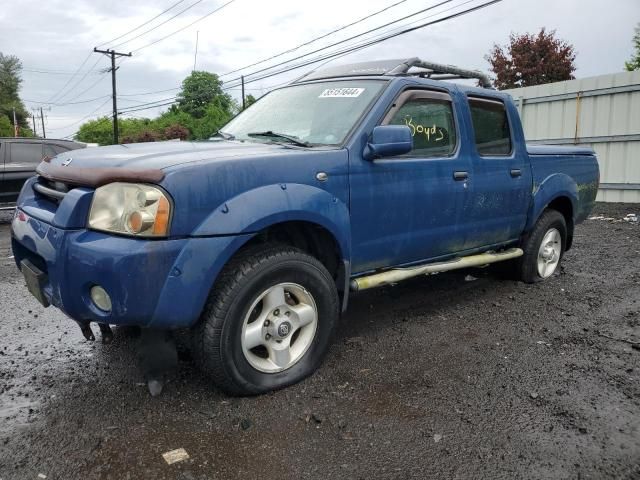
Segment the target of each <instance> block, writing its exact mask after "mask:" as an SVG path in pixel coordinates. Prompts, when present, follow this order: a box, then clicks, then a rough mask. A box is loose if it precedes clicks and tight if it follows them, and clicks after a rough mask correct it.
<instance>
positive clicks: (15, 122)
mask: <svg viewBox="0 0 640 480" xmlns="http://www.w3.org/2000/svg"><path fill="white" fill-rule="evenodd" d="M19 132H20V130H18V121H17V120H16V109H15V108H14V109H13V136H14V137H17V136H18V133H19Z"/></svg>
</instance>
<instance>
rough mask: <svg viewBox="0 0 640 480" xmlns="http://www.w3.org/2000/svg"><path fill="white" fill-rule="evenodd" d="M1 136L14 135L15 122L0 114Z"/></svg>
mask: <svg viewBox="0 0 640 480" xmlns="http://www.w3.org/2000/svg"><path fill="white" fill-rule="evenodd" d="M0 137H13V124H12V123H11V122H10V121H9V119H8V118H7V117H6V116H4V115H2V116H0Z"/></svg>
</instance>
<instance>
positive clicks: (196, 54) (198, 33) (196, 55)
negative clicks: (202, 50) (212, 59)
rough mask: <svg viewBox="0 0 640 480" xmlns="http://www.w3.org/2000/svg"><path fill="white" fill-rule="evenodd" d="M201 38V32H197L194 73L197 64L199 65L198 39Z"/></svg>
mask: <svg viewBox="0 0 640 480" xmlns="http://www.w3.org/2000/svg"><path fill="white" fill-rule="evenodd" d="M199 36H200V30H198V31H197V32H196V53H195V55H194V56H193V71H194V72H195V71H196V63H198V37H199Z"/></svg>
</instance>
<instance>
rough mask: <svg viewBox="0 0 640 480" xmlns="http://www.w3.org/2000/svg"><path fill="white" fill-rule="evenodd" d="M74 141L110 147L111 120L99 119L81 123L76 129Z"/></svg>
mask: <svg viewBox="0 0 640 480" xmlns="http://www.w3.org/2000/svg"><path fill="white" fill-rule="evenodd" d="M75 139H76V140H79V141H81V142H85V143H97V144H99V145H111V144H112V143H113V126H112V124H111V118H110V117H101V118H97V119H95V120H89V121H88V122H85V123H83V124H82V125H81V126H80V128H79V129H78V133H76V135H75Z"/></svg>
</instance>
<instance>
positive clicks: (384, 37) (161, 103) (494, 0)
mask: <svg viewBox="0 0 640 480" xmlns="http://www.w3.org/2000/svg"><path fill="white" fill-rule="evenodd" d="M450 1H451V0H446V1H444V2H441V3H440V4H436V5H434V6H432V7H429V8H428V9H423V10H422V11H421V12H417V13H423V12H424V11H425V10H429V9H433V8H436V7H438V6H440V5H442V4H444V3H449V2H450ZM470 1H473V0H468V1H467V2H463V3H460V4H458V5H456V6H454V7H452V8H450V9H448V10H452V9H453V8H457V7H460V6H462V5H464V4H468V3H469V2H470ZM500 1H502V0H491V1H489V2H486V3H483V4H481V5H477V6H475V7H471V8H468V9H466V10H462V11H459V12H456V13H453V14H451V15H448V16H445V17H441V18H438V19H436V20H433V21H430V22H426V23H422V24H420V25H418V26H415V27H411V28H404V29H403V30H401V31H399V32H397V33H393V34H384V35H380V36H378V37H376V38H374V39H373V40H368V41H366V42H363V43H361V44H357V45H354V46H351V47H348V48H345V49H343V50H340V51H337V52H331V53H328V54H325V55H321V56H318V57H315V58H312V59H309V60H306V61H304V62H300V63H298V64H295V65H293V66H289V67H285V68H283V69H280V70H278V71H275V72H271V73H268V74H265V75H262V76H260V77H256V78H252V79H250V80H245V83H252V82H257V81H259V80H263V79H265V78H269V77H272V76H275V75H280V74H282V73H287V72H290V71H292V70H296V69H298V68H302V67H305V66H308V65H312V64H314V63H318V62H321V61H324V60H329V59H335V58H337V57H340V56H344V55H346V54H349V53H353V52H355V51H357V50H361V49H364V48H368V47H370V46H372V45H375V44H378V43H381V42H384V41H386V40H389V39H391V38H395V37H397V36H400V35H404V34H406V33H410V32H413V31H415V30H418V29H420V28H424V27H427V26H429V25H434V24H437V23H441V22H444V21H447V20H451V19H453V18H456V17H459V16H462V15H466V14H468V13H472V12H474V11H476V10H479V9H482V8H485V7H488V6H489V5H492V4H494V3H498V2H500ZM440 13H443V12H440ZM435 15H439V14H433V15H431V16H428V17H425V18H430V17H433V16H435ZM412 16H415V14H411V15H408V16H406V17H404V18H409V17H412ZM393 23H397V21H393V22H389V23H388V24H386V25H390V24H393ZM380 28H381V27H378V28H375V29H372V31H373V30H379V29H380ZM358 36H359V35H358ZM356 37H357V36H356ZM340 43H342V42H336V44H340ZM326 48H330V47H326ZM321 50H324V49H320V51H321ZM305 56H306V55H302V56H300V57H298V58H303V57H305ZM293 60H295V59H292V60H291V61H293ZM282 63H287V62H282ZM270 68H271V67H270ZM270 68H266V69H261V70H257V71H255V72H251V73H248V74H247V75H248V76H250V75H255V74H256V73H260V72H263V71H266V70H268V69H270ZM238 80H240V79H239V78H237V79H235V81H238ZM238 86H240V83H234V84H230V85H229V86H227V87H223V88H222V90H223V91H227V90H230V89H233V88H237V87H238ZM175 99H176V97H172V98H165V99H162V100H157V101H155V102H149V103H148V104H141V105H137V106H135V107H132V108H131V109H126V111H140V110H148V109H151V108H158V107H162V106H166V105H171V104H173V103H176V100H175Z"/></svg>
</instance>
